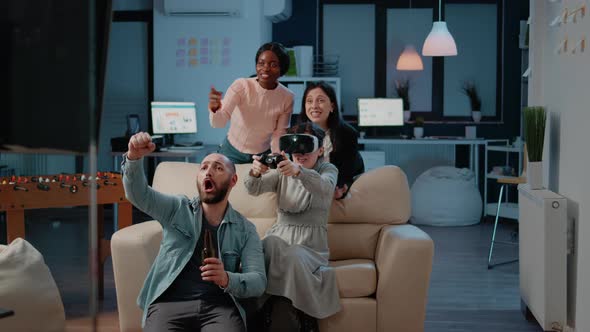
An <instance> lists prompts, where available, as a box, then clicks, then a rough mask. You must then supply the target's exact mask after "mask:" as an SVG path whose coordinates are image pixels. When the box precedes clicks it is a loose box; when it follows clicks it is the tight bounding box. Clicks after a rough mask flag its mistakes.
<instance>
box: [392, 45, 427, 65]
mask: <svg viewBox="0 0 590 332" xmlns="http://www.w3.org/2000/svg"><path fill="white" fill-rule="evenodd" d="M395 69H397V70H423V69H424V64H423V63H422V58H421V57H420V54H418V52H417V51H416V48H415V47H414V45H407V46H406V47H405V48H404V51H403V52H402V54H400V56H399V58H398V59H397V64H396V66H395Z"/></svg>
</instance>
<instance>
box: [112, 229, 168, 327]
mask: <svg viewBox="0 0 590 332" xmlns="http://www.w3.org/2000/svg"><path fill="white" fill-rule="evenodd" d="M161 241H162V226H161V225H160V224H159V223H158V222H157V221H148V222H143V223H140V224H136V225H133V226H129V227H125V228H123V229H121V230H119V231H117V232H115V234H113V237H112V238H111V254H112V257H113V272H114V274H115V288H116V290H117V307H118V311H119V327H120V329H121V332H130V331H141V315H142V311H141V309H140V308H139V307H138V305H137V296H138V295H139V291H140V290H141V287H142V286H143V282H144V280H145V278H146V276H147V274H148V271H149V269H150V267H151V266H152V263H153V262H154V260H155V259H156V256H157V255H158V251H159V249H160V242H161Z"/></svg>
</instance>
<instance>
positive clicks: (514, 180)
mask: <svg viewBox="0 0 590 332" xmlns="http://www.w3.org/2000/svg"><path fill="white" fill-rule="evenodd" d="M522 158H523V162H522V172H521V173H520V176H518V177H505V178H499V179H497V182H498V184H500V194H499V195H498V205H497V207H496V219H495V221H494V231H493V233H492V240H491V241H490V251H489V254H488V270H489V269H491V268H493V267H494V266H498V265H504V264H509V263H514V262H517V261H518V258H516V259H510V260H506V261H501V262H497V263H493V264H492V254H493V252H494V244H495V243H499V244H507V245H518V242H512V241H496V230H497V229H498V219H499V218H500V209H501V207H502V195H503V194H504V190H508V188H507V187H508V186H511V185H513V186H514V185H516V186H518V185H519V184H521V183H526V181H527V179H526V168H527V163H528V156H527V149H526V144H525V145H524V148H523V157H522ZM517 221H518V220H517Z"/></svg>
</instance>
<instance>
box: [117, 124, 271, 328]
mask: <svg viewBox="0 0 590 332" xmlns="http://www.w3.org/2000/svg"><path fill="white" fill-rule="evenodd" d="M155 147H156V146H155V144H154V143H153V142H152V140H151V137H150V135H149V134H147V133H143V132H141V133H137V134H135V135H133V136H132V137H131V139H130V140H129V151H128V152H127V154H126V157H125V158H124V161H123V165H122V171H123V185H124V186H125V194H126V196H127V199H128V200H129V201H130V202H131V203H133V205H135V206H136V207H137V208H138V209H140V210H142V211H143V212H145V213H147V214H148V215H150V216H151V217H153V218H154V219H156V220H158V221H159V222H160V224H161V225H162V228H163V232H162V235H163V238H162V243H161V246H160V251H159V253H158V256H157V257H156V260H155V261H154V263H153V265H152V267H151V269H150V271H149V273H148V276H147V278H146V280H145V282H144V285H143V288H142V290H141V292H140V294H139V297H138V299H137V302H138V305H139V306H140V307H141V308H142V309H143V319H142V322H143V325H144V331H169V330H173V331H203V332H205V331H245V330H246V326H245V325H246V324H245V321H246V320H245V313H244V309H243V308H242V307H241V305H240V304H239V303H238V302H237V299H236V298H247V297H258V296H260V295H262V293H263V292H264V290H265V288H266V273H265V269H264V255H263V253H262V245H261V242H260V238H259V237H258V234H257V233H256V228H255V226H254V225H253V224H252V223H251V222H249V221H248V220H247V219H246V218H245V217H243V216H242V215H241V214H239V213H238V212H237V211H234V210H233V209H232V207H231V205H230V204H229V202H228V196H229V193H230V191H231V189H232V188H233V186H234V185H235V184H236V182H237V180H238V178H237V175H236V169H235V166H234V164H233V163H232V162H231V161H230V160H229V159H227V157H225V156H223V155H220V154H210V155H208V156H207V157H205V159H203V162H202V163H201V168H200V170H199V172H198V174H197V179H196V186H197V189H198V192H199V197H195V198H193V199H189V198H187V197H186V196H180V195H166V194H163V193H159V192H157V191H155V190H153V189H152V188H151V187H149V186H148V184H147V182H146V178H145V175H144V170H143V156H145V155H147V154H149V153H151V152H152V151H154V149H155ZM188 180H189V179H187V181H188ZM206 231H209V233H210V234H211V237H210V238H211V239H212V240H213V243H214V248H215V249H216V250H214V251H216V257H210V258H205V259H203V258H202V252H203V250H202V249H203V247H204V242H205V241H204V236H203V234H204V233H205V232H206ZM217 257H219V258H217ZM240 269H241V271H240Z"/></svg>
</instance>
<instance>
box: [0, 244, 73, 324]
mask: <svg viewBox="0 0 590 332" xmlns="http://www.w3.org/2000/svg"><path fill="white" fill-rule="evenodd" d="M0 308H4V309H10V310H12V311H14V315H13V316H10V317H8V318H0V331H6V332H8V331H11V332H18V331H23V332H24V331H26V332H36V331H39V332H41V331H43V332H54V331H55V332H57V331H60V332H61V331H64V329H65V313H64V307H63V304H62V302H61V297H60V295H59V291H58V289H57V286H56V285H55V281H54V280H53V277H52V276H51V272H50V271H49V268H48V267H47V265H45V261H44V260H43V256H41V253H39V251H37V249H35V248H34V247H33V246H32V245H31V244H30V243H28V242H27V241H25V240H23V239H21V238H18V239H16V240H14V241H12V243H11V244H10V245H8V246H5V245H0Z"/></svg>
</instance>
